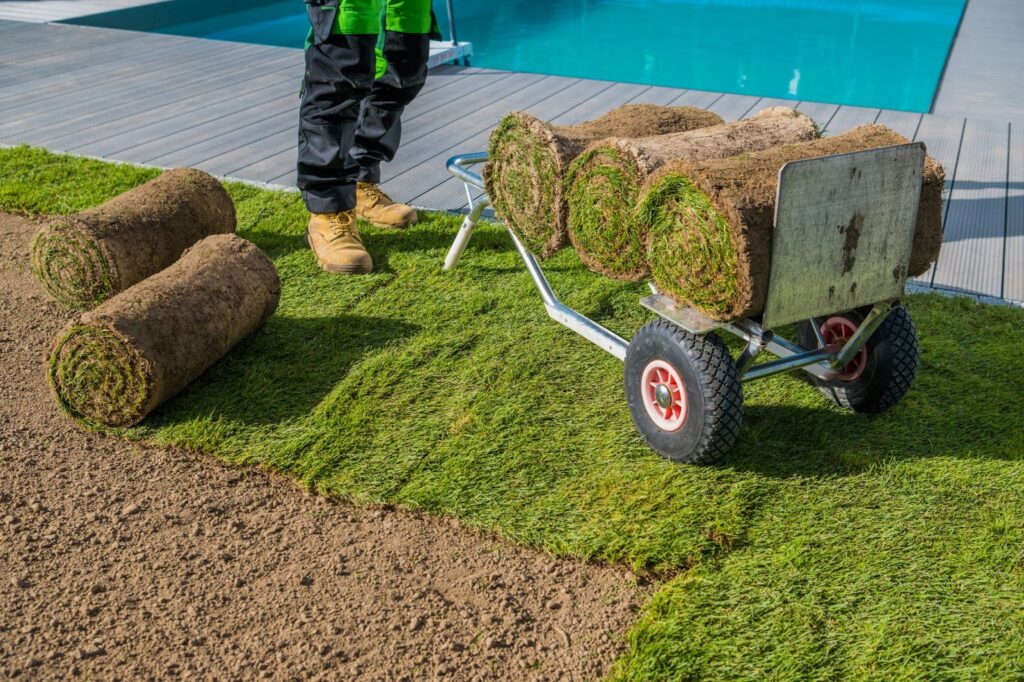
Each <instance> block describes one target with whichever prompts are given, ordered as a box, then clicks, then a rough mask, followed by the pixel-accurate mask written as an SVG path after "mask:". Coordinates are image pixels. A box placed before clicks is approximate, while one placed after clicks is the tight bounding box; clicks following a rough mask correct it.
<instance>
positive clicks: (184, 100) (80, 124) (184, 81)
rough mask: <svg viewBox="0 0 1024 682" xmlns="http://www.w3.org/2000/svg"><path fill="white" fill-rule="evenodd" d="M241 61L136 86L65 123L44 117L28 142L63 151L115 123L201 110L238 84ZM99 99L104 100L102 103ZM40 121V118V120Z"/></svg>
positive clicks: (285, 67) (264, 68) (278, 65)
mask: <svg viewBox="0 0 1024 682" xmlns="http://www.w3.org/2000/svg"><path fill="white" fill-rule="evenodd" d="M244 61H246V59H245V58H244V57H243V58H242V59H241V60H240V62H232V63H230V64H224V65H223V68H222V69H220V72H219V73H216V74H212V75H211V74H209V73H208V74H206V75H205V76H204V77H201V78H198V79H196V80H194V81H193V80H189V79H188V78H187V77H182V78H172V79H170V80H171V82H170V83H169V84H168V85H167V86H166V87H160V86H158V85H151V86H146V87H143V86H140V88H139V90H140V92H136V93H133V94H132V95H131V96H130V97H124V98H117V97H115V96H114V95H113V94H111V95H110V96H109V97H108V98H101V101H99V102H97V103H96V104H95V105H91V106H88V107H83V108H82V109H81V110H78V111H77V112H76V113H78V114H80V115H76V116H73V117H70V118H69V119H64V120H60V119H59V118H58V120H56V121H52V118H53V117H50V116H46V117H45V120H47V121H52V122H51V123H49V124H48V125H45V124H42V122H41V124H40V125H39V127H38V128H33V129H32V131H31V137H30V140H31V141H33V142H36V143H38V144H48V145H55V146H59V147H61V148H63V147H64V146H65V145H71V144H80V143H81V141H82V139H83V138H82V135H83V134H85V133H87V134H88V135H90V136H91V135H99V136H102V135H106V134H109V133H110V132H112V131H116V128H117V127H118V126H119V125H120V123H118V122H119V121H123V120H126V119H127V120H131V121H136V120H139V117H144V118H143V120H147V121H148V120H152V118H149V117H156V116H161V115H166V114H167V113H169V112H170V113H177V114H184V113H187V112H188V111H190V110H191V109H192V108H193V107H196V106H202V105H204V104H206V103H209V101H210V100H211V99H213V98H216V97H217V95H218V94H219V93H221V92H224V91H225V90H228V91H233V90H234V87H233V86H234V85H235V84H236V83H237V82H238V79H239V77H240V76H241V74H243V73H245V66H244V64H243V63H241V62H244ZM251 61H252V62H255V63H257V64H258V65H259V66H257V67H255V68H257V69H258V71H257V73H271V72H275V71H290V70H292V69H293V65H292V64H289V63H288V62H287V60H283V59H282V58H281V57H276V58H272V59H271V60H269V61H264V60H258V59H253V60H251ZM102 99H106V102H103V101H102ZM41 118H42V117H41Z"/></svg>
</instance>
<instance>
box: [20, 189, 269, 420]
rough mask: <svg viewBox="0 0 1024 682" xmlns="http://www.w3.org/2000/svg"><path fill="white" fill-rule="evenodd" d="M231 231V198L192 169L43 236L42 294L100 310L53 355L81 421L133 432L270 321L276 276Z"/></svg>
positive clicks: (39, 244)
mask: <svg viewBox="0 0 1024 682" xmlns="http://www.w3.org/2000/svg"><path fill="white" fill-rule="evenodd" d="M234 227H235V211H234V205H233V204H232V202H231V199H230V197H229V196H228V195H227V192H225V191H224V188H223V187H222V186H221V185H220V183H219V182H217V180H216V179H215V178H213V177H211V176H209V175H207V174H205V173H202V172H201V171H196V170H191V169H184V170H174V171H168V172H167V173H165V174H163V175H161V176H160V177H158V178H156V179H155V180H153V181H151V182H149V183H147V184H145V185H142V186H140V187H137V188H135V189H133V190H130V191H128V192H125V193H124V194H122V195H120V196H118V197H115V198H114V199H112V200H110V201H108V202H107V203H106V204H103V205H101V206H99V207H97V208H95V209H92V210H90V211H86V212H84V213H80V214H77V215H75V216H70V217H67V218H59V219H56V220H54V221H52V222H50V223H48V224H46V225H44V226H43V228H42V229H41V230H40V232H39V234H38V235H37V236H36V238H35V239H34V241H33V245H32V259H33V265H35V266H36V274H37V276H38V277H39V279H40V281H41V282H42V283H43V286H44V288H45V289H46V290H47V291H49V292H50V293H52V294H53V295H54V297H55V298H57V300H58V301H61V302H63V303H65V304H66V305H69V306H70V307H75V308H85V307H89V306H91V305H96V303H99V305H98V306H97V307H95V308H94V309H92V310H88V311H86V312H82V313H79V314H78V315H77V317H76V318H75V319H74V320H72V322H71V323H70V324H69V325H68V326H67V327H66V328H65V329H64V330H63V331H62V332H61V333H60V334H59V335H58V336H57V338H56V339H55V340H54V342H53V345H52V347H51V349H50V355H49V362H48V372H49V379H50V385H51V387H52V389H53V392H54V395H55V397H56V399H57V402H58V404H60V406H61V407H63V408H64V409H65V410H66V411H67V412H68V413H69V414H70V415H71V416H72V417H73V418H75V419H76V420H78V421H80V422H83V423H85V424H87V425H89V426H101V427H127V426H132V425H134V424H136V423H138V422H139V421H141V420H142V419H143V418H144V417H145V416H146V415H147V414H149V413H150V412H151V411H152V410H153V409H155V408H156V407H157V406H158V405H160V404H161V403H162V402H164V401H165V400H167V399H168V398H170V397H172V396H173V395H175V394H176V393H178V392H179V391H180V390H181V389H183V388H184V387H185V386H186V385H188V384H189V383H190V382H191V381H192V380H194V379H196V378H197V377H199V375H201V374H202V373H203V372H204V371H206V370H207V369H208V368H209V367H210V366H211V365H213V364H214V363H215V362H216V361H217V360H218V359H219V358H220V357H222V356H223V355H224V354H225V353H227V352H228V351H229V350H230V349H231V348H232V347H233V346H234V345H235V344H237V343H238V342H239V341H241V340H242V339H244V338H245V337H246V336H248V335H249V334H251V333H252V332H254V331H255V330H256V329H258V328H259V327H260V326H262V325H263V324H264V323H265V322H266V320H267V319H268V318H269V317H270V315H271V314H272V313H273V312H274V310H275V309H276V307H277V303H278V298H279V295H280V289H281V285H280V280H279V279H278V275H277V271H276V269H275V268H274V265H273V263H271V261H270V259H269V258H267V256H266V255H264V254H263V252H262V251H260V250H259V249H258V248H257V247H256V246H255V245H254V244H252V243H250V242H248V241H246V240H245V239H242V238H241V237H238V236H237V235H235V234H233V232H234ZM100 300H102V302H99V301H100Z"/></svg>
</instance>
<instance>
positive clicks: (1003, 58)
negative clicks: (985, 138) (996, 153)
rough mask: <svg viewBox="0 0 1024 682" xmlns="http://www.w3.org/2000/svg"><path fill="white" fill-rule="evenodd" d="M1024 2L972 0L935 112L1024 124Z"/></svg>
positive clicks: (965, 15) (963, 19) (934, 107)
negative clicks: (1022, 38) (1023, 37)
mask: <svg viewBox="0 0 1024 682" xmlns="http://www.w3.org/2000/svg"><path fill="white" fill-rule="evenodd" d="M1021 36H1024V3H1021V1H1020V0H969V2H968V3H967V7H966V8H965V9H964V14H963V18H962V20H961V22H960V30H959V31H958V32H957V36H956V40H955V41H954V42H953V46H952V49H951V50H950V54H949V60H948V61H947V62H946V69H945V72H944V73H943V77H942V83H941V84H940V86H939V89H938V92H937V93H936V95H935V102H934V105H933V106H932V112H933V113H936V114H947V115H949V116H967V117H968V118H988V119H992V120H997V121H998V120H1006V121H1013V122H1015V123H1021V124H1024V68H1022V66H1024V40H1021Z"/></svg>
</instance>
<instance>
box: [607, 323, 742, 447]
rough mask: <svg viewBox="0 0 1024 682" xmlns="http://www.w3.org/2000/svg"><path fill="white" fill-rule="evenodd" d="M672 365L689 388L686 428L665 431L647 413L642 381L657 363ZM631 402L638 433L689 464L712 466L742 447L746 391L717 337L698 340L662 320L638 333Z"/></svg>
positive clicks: (629, 369) (629, 360)
mask: <svg viewBox="0 0 1024 682" xmlns="http://www.w3.org/2000/svg"><path fill="white" fill-rule="evenodd" d="M655 359H658V360H662V361H664V362H667V363H668V364H670V365H672V366H673V367H674V368H675V369H676V371H677V372H679V375H680V377H681V378H682V380H683V384H684V388H685V390H686V400H687V417H686V421H685V422H684V423H683V426H682V428H680V429H678V430H676V431H665V430H663V429H661V428H660V427H658V425H657V424H655V423H654V421H653V420H652V419H651V417H650V416H649V415H648V414H647V410H646V408H645V407H644V403H643V397H642V395H641V378H642V374H643V371H644V369H645V368H646V367H647V365H648V363H649V362H650V361H651V360H655ZM625 384H626V403H627V404H628V405H629V413H630V415H631V416H632V417H633V423H634V424H635V425H636V428H637V431H639V432H640V435H641V436H643V438H644V441H646V442H647V445H648V446H650V448H651V449H652V450H654V451H655V452H657V453H658V454H660V455H662V456H663V457H665V458H667V459H670V460H672V461H673V462H680V463H685V464H709V463H711V462H713V461H715V460H717V459H718V458H720V457H721V456H723V455H724V454H725V453H727V452H728V451H729V450H730V449H731V448H732V446H733V445H734V444H735V443H736V438H737V437H738V436H739V433H740V426H741V425H742V423H743V388H742V386H741V385H740V380H739V374H738V373H737V371H736V364H735V363H734V362H733V360H732V357H730V355H729V350H728V349H727V348H726V346H725V344H724V343H722V340H721V339H720V338H718V337H717V336H716V335H715V334H706V335H703V336H698V335H696V334H691V333H689V332H687V331H684V330H683V329H680V328H679V327H677V326H675V325H674V324H671V323H669V322H666V321H665V320H656V321H654V322H650V323H648V324H647V325H645V326H644V327H643V328H642V329H641V330H640V331H638V332H637V333H636V336H634V337H633V340H632V341H631V342H630V344H629V349H628V350H627V351H626V367H625Z"/></svg>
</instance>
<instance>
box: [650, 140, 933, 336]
mask: <svg viewBox="0 0 1024 682" xmlns="http://www.w3.org/2000/svg"><path fill="white" fill-rule="evenodd" d="M905 143H906V139H905V138H904V137H903V136H901V135H899V134H897V133H895V132H893V131H891V130H889V129H888V128H885V127H884V126H878V125H867V126H861V127H859V128H855V129H853V130H851V131H849V132H846V133H843V134H842V135H836V136H835V137H826V138H821V139H817V140H812V141H809V142H801V143H797V144H791V145H784V146H781V147H775V148H772V149H767V150H764V151H760V152H753V153H750V154H743V155H740V156H734V157H731V158H728V159H712V160H708V161H697V162H686V161H677V162H672V163H669V164H667V165H665V166H663V167H662V168H660V169H659V170H658V171H656V172H655V173H654V175H652V176H651V177H650V178H649V179H648V180H647V183H646V186H645V188H644V189H643V191H642V195H643V198H642V199H641V202H640V209H639V210H640V212H641V214H643V215H644V216H645V218H646V220H647V221H649V224H650V226H651V227H650V241H649V245H648V258H649V259H650V263H651V274H652V276H653V277H652V279H653V280H654V282H655V283H656V284H657V285H658V288H659V289H660V290H661V291H663V292H664V293H666V294H669V295H671V296H673V297H674V298H676V299H677V300H678V301H680V302H685V303H689V304H690V305H694V306H696V307H698V308H700V310H701V312H702V313H704V314H705V315H707V316H709V317H712V318H714V319H716V320H733V319H737V318H740V317H748V316H752V315H758V314H760V313H761V312H762V310H763V307H764V302H765V296H766V293H767V290H768V274H769V271H770V256H771V248H772V231H773V229H774V228H773V225H774V218H775V194H776V191H777V189H778V172H779V169H780V168H781V167H782V166H783V165H784V164H786V163H788V162H790V161H799V160H801V159H808V158H813V157H821V156H829V155H834V154H844V153H850V152H856V151H862V150H865V149H873V148H878V147H888V146H893V145H899V144H905ZM943 183H944V173H943V170H942V167H941V166H940V165H939V164H938V163H937V162H935V161H934V160H932V159H927V160H926V161H925V165H924V180H923V185H922V189H921V195H920V204H919V210H918V215H917V226H916V230H915V234H914V244H913V248H912V251H911V258H910V262H909V266H908V269H909V275H911V276H914V275H920V274H923V273H924V272H925V271H927V270H928V267H929V265H930V264H931V263H932V262H933V261H934V260H935V259H936V257H937V256H938V252H939V247H940V245H941V243H942V198H941V197H942V188H943Z"/></svg>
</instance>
